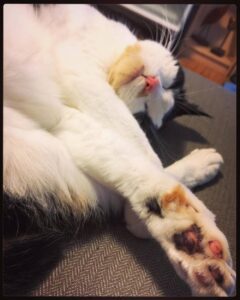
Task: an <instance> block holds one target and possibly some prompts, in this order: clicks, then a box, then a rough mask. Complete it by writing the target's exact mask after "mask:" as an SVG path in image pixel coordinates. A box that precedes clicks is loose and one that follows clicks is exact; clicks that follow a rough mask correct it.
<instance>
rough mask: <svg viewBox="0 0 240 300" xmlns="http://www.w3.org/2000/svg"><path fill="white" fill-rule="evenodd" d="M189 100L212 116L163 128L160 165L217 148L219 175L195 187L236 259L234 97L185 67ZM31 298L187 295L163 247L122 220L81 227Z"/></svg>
mask: <svg viewBox="0 0 240 300" xmlns="http://www.w3.org/2000/svg"><path fill="white" fill-rule="evenodd" d="M186 87H187V94H188V98H189V100H191V102H194V103H196V104H198V105H200V107H201V108H202V109H203V110H204V111H206V112H208V113H209V114H210V115H212V116H213V119H208V118H205V117H192V116H182V117H179V118H178V119H176V120H175V121H173V122H171V123H169V124H168V125H167V127H166V128H164V129H163V130H162V131H161V140H162V149H161V151H160V154H161V158H162V161H163V163H164V165H168V164H170V163H172V162H174V161H175V160H177V159H180V158H182V157H183V156H184V155H186V154H188V153H189V152H190V151H192V150H194V149H195V148H207V147H214V148H216V149H217V150H218V151H219V152H220V153H221V154H222V156H223V158H224V165H223V167H222V169H221V173H220V175H219V176H218V177H217V178H216V179H215V180H214V181H212V182H211V183H209V184H207V185H205V186H204V187H201V188H198V189H196V190H195V192H196V194H197V196H198V197H199V198H200V199H201V200H202V201H203V202H204V203H205V204H206V205H207V206H208V207H209V208H210V210H212V211H213V212H214V213H215V214H216V216H217V218H216V219H217V224H218V226H219V227H220V229H221V230H222V231H223V232H224V233H225V234H226V236H227V238H228V241H229V244H230V249H231V253H232V256H233V263H234V267H235V261H236V167H235V166H236V99H235V94H233V93H230V92H228V91H226V90H224V89H223V88H222V87H219V86H218V85H216V84H214V83H212V82H210V81H208V80H206V79H204V78H202V77H200V76H198V75H196V74H194V73H192V72H189V71H186ZM32 295H34V296H190V295H191V293H190V289H189V288H188V286H187V285H186V284H185V283H184V282H183V281H182V280H181V279H180V278H179V277H178V276H177V275H176V274H175V271H174V270H173V267H172V266H171V265H170V263H169V262H168V259H167V257H166V256H165V254H164V252H163V250H162V249H161V248H160V246H158V245H157V243H156V242H155V241H152V240H141V239H137V238H135V237H134V236H132V235H131V234H130V233H128V231H127V230H126V229H125V228H124V226H123V225H122V224H117V225H116V224H115V225H113V226H106V228H103V229H96V230H90V231H89V232H88V231H85V232H84V233H83V235H82V236H81V237H80V238H78V239H77V240H75V241H73V242H72V243H71V245H69V246H68V247H67V248H66V250H65V255H64V258H63V259H62V260H61V261H60V262H59V264H58V265H57V267H56V268H55V269H54V270H52V272H51V273H50V274H49V276H48V278H46V279H45V281H44V282H42V284H41V285H40V286H39V287H38V288H37V289H36V290H35V291H34V292H33V293H32Z"/></svg>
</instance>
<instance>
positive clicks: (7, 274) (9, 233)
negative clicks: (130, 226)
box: [3, 193, 105, 295]
mask: <svg viewBox="0 0 240 300" xmlns="http://www.w3.org/2000/svg"><path fill="white" fill-rule="evenodd" d="M45 200H46V203H47V205H46V207H43V206H42V205H41V204H40V203H39V201H37V199H32V198H31V197H28V198H18V197H14V196H13V195H9V194H7V193H4V194H3V226H4V228H3V229H4V231H3V232H4V241H3V266H4V274H3V275H4V276H3V289H4V295H29V293H30V292H31V291H32V290H33V289H34V288H36V286H37V285H38V284H39V283H40V282H41V281H42V280H43V279H44V278H45V276H46V275H47V274H48V272H50V271H51V270H52V268H53V267H54V266H55V265H56V264H57V262H58V261H59V259H60V258H61V257H62V252H63V249H64V248H65V246H66V245H67V243H68V242H69V241H71V240H72V238H73V237H77V235H79V234H80V233H81V231H82V230H83V229H84V228H85V225H87V226H88V229H89V228H90V227H93V228H94V227H95V225H98V227H99V225H101V224H104V222H103V221H104V220H105V219H99V218H97V216H96V215H95V213H94V212H91V210H90V211H89V213H88V218H86V217H85V218H84V217H83V216H81V214H78V215H76V214H74V212H73V211H72V209H71V208H70V207H66V206H65V207H64V209H62V207H61V203H60V201H59V200H58V199H57V198H56V197H55V196H54V195H52V194H48V195H46V199H45Z"/></svg>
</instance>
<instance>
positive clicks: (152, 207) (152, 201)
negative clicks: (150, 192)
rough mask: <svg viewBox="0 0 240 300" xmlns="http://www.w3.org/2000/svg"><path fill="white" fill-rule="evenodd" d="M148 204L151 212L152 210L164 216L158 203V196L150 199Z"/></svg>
mask: <svg viewBox="0 0 240 300" xmlns="http://www.w3.org/2000/svg"><path fill="white" fill-rule="evenodd" d="M146 206H147V208H148V211H149V212H152V213H154V214H156V215H159V216H160V217H161V218H163V215H162V211H161V207H160V205H159V204H158V201H157V199H156V198H150V199H148V200H147V203H146Z"/></svg>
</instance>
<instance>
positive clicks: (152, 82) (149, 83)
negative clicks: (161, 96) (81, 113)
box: [145, 76, 160, 92]
mask: <svg viewBox="0 0 240 300" xmlns="http://www.w3.org/2000/svg"><path fill="white" fill-rule="evenodd" d="M145 80H146V87H145V91H146V92H151V91H152V90H153V89H154V88H155V87H156V86H157V85H159V83H160V81H159V79H158V78H156V77H154V76H147V77H146V79H145Z"/></svg>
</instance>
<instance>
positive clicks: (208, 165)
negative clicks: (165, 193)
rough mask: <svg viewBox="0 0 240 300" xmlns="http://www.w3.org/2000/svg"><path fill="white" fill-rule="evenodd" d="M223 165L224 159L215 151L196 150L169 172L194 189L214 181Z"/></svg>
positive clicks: (174, 165)
mask: <svg viewBox="0 0 240 300" xmlns="http://www.w3.org/2000/svg"><path fill="white" fill-rule="evenodd" d="M222 164H223V158H222V156H221V155H220V154H219V153H218V152H217V151H216V150H215V149H213V148H209V149H195V150H194V151H192V152H191V153H190V154H189V155H187V156H185V157H184V158H183V159H181V160H179V161H177V162H176V163H175V164H173V165H172V166H170V167H169V170H170V173H172V174H173V175H175V176H177V177H178V180H179V181H181V182H182V183H183V184H185V185H186V186H188V187H190V188H193V187H195V186H198V185H202V184H204V183H207V182H209V181H210V180H212V179H213V178H214V177H215V176H216V175H217V174H218V173H219V170H220V167H221V165H222Z"/></svg>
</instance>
